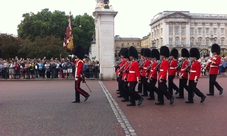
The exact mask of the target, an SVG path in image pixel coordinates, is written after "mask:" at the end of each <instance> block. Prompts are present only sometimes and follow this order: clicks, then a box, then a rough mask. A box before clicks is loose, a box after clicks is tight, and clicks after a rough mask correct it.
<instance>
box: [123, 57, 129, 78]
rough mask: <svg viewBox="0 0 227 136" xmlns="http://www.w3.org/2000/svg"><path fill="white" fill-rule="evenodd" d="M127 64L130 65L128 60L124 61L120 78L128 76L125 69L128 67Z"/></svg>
mask: <svg viewBox="0 0 227 136" xmlns="http://www.w3.org/2000/svg"><path fill="white" fill-rule="evenodd" d="M129 65H130V62H129V61H126V62H125V66H124V68H123V69H122V72H123V74H122V80H125V79H127V77H128V71H127V70H126V69H127V68H128V67H129Z"/></svg>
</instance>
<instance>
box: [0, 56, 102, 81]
mask: <svg viewBox="0 0 227 136" xmlns="http://www.w3.org/2000/svg"><path fill="white" fill-rule="evenodd" d="M73 59H75V58H70V57H69V58H60V59H57V58H55V59H54V58H51V59H46V57H44V58H42V59H41V58H38V59H36V58H34V59H30V58H26V59H24V58H20V59H18V58H17V57H15V58H12V59H2V58H0V78H2V79H37V78H52V79H54V78H66V79H73V78H74V77H75V64H74V61H72V60H73ZM83 61H84V75H85V77H86V78H98V77H99V62H98V61H91V60H90V59H89V58H86V59H83Z"/></svg>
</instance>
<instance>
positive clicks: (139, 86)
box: [137, 84, 143, 93]
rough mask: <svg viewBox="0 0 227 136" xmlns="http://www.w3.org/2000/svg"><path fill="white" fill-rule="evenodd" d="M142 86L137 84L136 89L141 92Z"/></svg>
mask: <svg viewBox="0 0 227 136" xmlns="http://www.w3.org/2000/svg"><path fill="white" fill-rule="evenodd" d="M142 88H143V86H142V84H138V87H137V89H138V92H139V93H142Z"/></svg>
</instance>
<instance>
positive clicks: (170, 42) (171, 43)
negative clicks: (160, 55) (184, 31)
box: [169, 38, 173, 46]
mask: <svg viewBox="0 0 227 136" xmlns="http://www.w3.org/2000/svg"><path fill="white" fill-rule="evenodd" d="M169 45H170V46H172V45H173V39H172V38H169Z"/></svg>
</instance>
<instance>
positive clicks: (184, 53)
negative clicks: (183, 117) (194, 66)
mask: <svg viewBox="0 0 227 136" xmlns="http://www.w3.org/2000/svg"><path fill="white" fill-rule="evenodd" d="M181 57H182V61H183V62H182V65H181V66H179V67H180V74H179V96H177V97H176V98H179V99H184V88H185V89H186V90H187V91H188V86H187V82H188V74H189V71H188V68H187V66H189V65H190V64H189V61H188V58H189V52H188V50H187V49H186V48H183V49H182V50H181Z"/></svg>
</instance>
